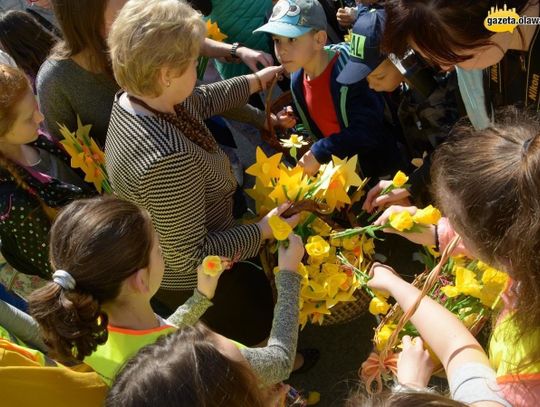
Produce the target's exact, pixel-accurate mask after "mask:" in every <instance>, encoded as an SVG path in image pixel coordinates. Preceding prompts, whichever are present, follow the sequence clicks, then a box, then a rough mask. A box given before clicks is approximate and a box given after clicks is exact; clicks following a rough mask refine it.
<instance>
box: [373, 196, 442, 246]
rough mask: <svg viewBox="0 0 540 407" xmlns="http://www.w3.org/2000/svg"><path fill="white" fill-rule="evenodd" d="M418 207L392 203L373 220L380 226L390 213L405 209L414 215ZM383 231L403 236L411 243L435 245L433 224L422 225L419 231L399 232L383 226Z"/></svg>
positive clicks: (386, 220) (386, 221)
mask: <svg viewBox="0 0 540 407" xmlns="http://www.w3.org/2000/svg"><path fill="white" fill-rule="evenodd" d="M417 210H418V208H417V207H416V206H399V205H392V206H391V207H389V208H388V209H386V210H385V211H384V212H383V213H382V215H381V216H379V218H378V219H377V220H376V221H375V222H373V224H374V225H376V226H382V225H385V224H387V223H388V220H389V218H390V215H391V214H393V213H396V212H403V211H407V212H409V213H410V214H411V215H414V214H415V213H416V211H417ZM383 232H385V233H394V234H396V235H400V236H403V237H404V238H405V239H407V240H410V241H411V242H413V243H416V244H421V245H423V246H434V245H435V226H433V225H422V231H421V232H399V231H397V230H396V229H394V228H385V229H383Z"/></svg>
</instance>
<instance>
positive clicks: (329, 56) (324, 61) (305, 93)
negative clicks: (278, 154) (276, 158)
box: [254, 0, 401, 177]
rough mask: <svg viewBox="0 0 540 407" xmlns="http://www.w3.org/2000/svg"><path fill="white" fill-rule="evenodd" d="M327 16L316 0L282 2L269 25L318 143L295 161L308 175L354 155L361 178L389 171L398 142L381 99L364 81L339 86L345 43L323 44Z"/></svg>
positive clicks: (346, 49) (306, 124) (395, 158)
mask: <svg viewBox="0 0 540 407" xmlns="http://www.w3.org/2000/svg"><path fill="white" fill-rule="evenodd" d="M325 30H326V17H325V14H324V10H323V8H322V6H321V5H320V4H319V2H318V1H316V0H280V1H278V2H277V4H276V5H275V6H274V9H273V13H272V16H271V17H270V20H269V22H268V23H267V24H265V25H263V26H262V27H260V28H258V29H257V30H255V31H254V32H266V33H269V34H271V35H272V38H273V40H274V46H275V51H276V55H277V57H278V59H279V61H280V62H281V64H282V65H283V68H284V69H285V70H286V71H287V72H290V73H291V91H292V94H293V98H294V102H295V108H296V111H297V113H298V115H299V116H300V118H301V120H302V124H303V126H304V128H305V129H306V130H307V131H308V133H310V134H311V135H312V136H313V137H314V138H315V139H316V140H317V141H316V142H315V143H314V144H313V145H312V147H311V149H310V150H309V151H308V152H307V153H306V154H304V156H303V157H302V158H301V159H300V160H299V164H300V165H301V166H303V167H304V172H306V173H307V174H308V175H312V174H315V173H316V172H317V171H318V169H319V167H320V165H321V164H324V163H327V162H329V161H330V160H331V158H332V155H335V156H338V157H340V158H344V157H350V156H353V155H355V154H358V157H359V162H360V166H361V168H362V171H363V173H364V175H365V176H371V177H379V176H385V175H389V174H391V173H393V172H394V171H395V170H396V169H397V168H398V167H399V166H400V163H401V158H400V155H399V151H398V147H397V142H396V139H395V137H394V135H393V134H391V132H389V131H388V129H387V128H386V126H385V123H384V101H383V98H382V96H381V95H379V94H377V93H376V92H374V91H372V90H371V89H370V88H369V86H368V84H367V82H366V81H365V80H361V81H359V82H356V83H351V84H346V85H344V84H339V83H338V82H337V77H338V75H339V74H340V73H341V72H342V71H343V69H344V67H345V65H346V64H347V61H348V60H349V44H346V43H341V44H337V45H330V46H325V44H326V41H327V34H326V31H325Z"/></svg>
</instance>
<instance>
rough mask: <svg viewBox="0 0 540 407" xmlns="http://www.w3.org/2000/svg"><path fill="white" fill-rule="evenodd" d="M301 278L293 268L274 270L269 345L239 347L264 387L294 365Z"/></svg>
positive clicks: (285, 376) (288, 372)
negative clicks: (272, 310) (272, 312)
mask: <svg viewBox="0 0 540 407" xmlns="http://www.w3.org/2000/svg"><path fill="white" fill-rule="evenodd" d="M300 279H301V276H300V274H298V273H296V272H293V271H287V270H281V271H280V272H279V273H277V275H276V285H277V291H278V299H277V303H276V306H275V309H274V320H273V322H272V331H271V332H270V339H269V340H268V345H267V346H265V347H264V348H244V349H240V351H241V352H242V354H243V355H244V357H245V358H246V359H247V360H248V362H249V364H250V365H251V368H252V369H253V371H254V372H255V374H256V375H257V376H258V377H259V379H260V380H261V382H262V384H263V385H265V386H269V385H273V384H276V383H279V382H281V381H283V380H285V379H287V378H288V377H289V375H290V374H291V371H292V368H293V364H294V358H295V356H296V345H297V342H298V315H299V312H300V311H299V306H298V296H299V293H300Z"/></svg>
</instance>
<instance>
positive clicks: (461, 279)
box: [455, 267, 482, 298]
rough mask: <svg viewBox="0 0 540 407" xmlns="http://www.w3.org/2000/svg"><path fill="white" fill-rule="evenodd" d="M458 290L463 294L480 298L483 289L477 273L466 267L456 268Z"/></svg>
mask: <svg viewBox="0 0 540 407" xmlns="http://www.w3.org/2000/svg"><path fill="white" fill-rule="evenodd" d="M455 272H456V288H457V289H458V290H459V291H460V292H461V293H463V294H467V295H471V296H473V297H476V298H480V292H481V290H482V287H481V286H480V283H479V282H478V280H477V279H476V273H475V272H474V271H472V270H469V269H467V268H465V267H456V268H455Z"/></svg>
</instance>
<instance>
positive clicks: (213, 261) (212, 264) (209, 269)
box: [202, 256, 223, 277]
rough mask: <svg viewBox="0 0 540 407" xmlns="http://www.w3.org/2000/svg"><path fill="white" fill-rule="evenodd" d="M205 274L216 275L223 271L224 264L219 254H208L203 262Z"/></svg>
mask: <svg viewBox="0 0 540 407" xmlns="http://www.w3.org/2000/svg"><path fill="white" fill-rule="evenodd" d="M202 268H203V272H204V274H207V275H209V276H212V277H215V276H217V275H218V274H219V273H221V272H222V271H223V264H222V262H221V258H220V257H219V256H206V257H205V258H204V260H203V262H202Z"/></svg>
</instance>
